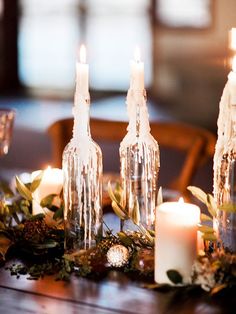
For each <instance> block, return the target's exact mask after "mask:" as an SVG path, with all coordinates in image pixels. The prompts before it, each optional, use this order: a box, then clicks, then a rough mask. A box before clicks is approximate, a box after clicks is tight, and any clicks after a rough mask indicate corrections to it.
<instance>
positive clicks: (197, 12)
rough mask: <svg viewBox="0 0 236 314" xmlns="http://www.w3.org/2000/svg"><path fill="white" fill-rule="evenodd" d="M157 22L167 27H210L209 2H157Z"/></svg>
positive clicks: (208, 0) (198, 0)
mask: <svg viewBox="0 0 236 314" xmlns="http://www.w3.org/2000/svg"><path fill="white" fill-rule="evenodd" d="M156 15H157V19H158V21H159V22H160V23H161V24H163V25H165V26H168V27H192V28H206V27H209V26H210V25H211V22H212V16H211V0H157V6H156Z"/></svg>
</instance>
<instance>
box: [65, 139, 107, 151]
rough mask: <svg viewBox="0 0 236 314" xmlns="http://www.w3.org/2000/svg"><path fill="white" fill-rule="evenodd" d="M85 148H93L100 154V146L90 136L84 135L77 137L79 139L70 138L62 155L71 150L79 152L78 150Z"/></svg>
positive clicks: (92, 149)
mask: <svg viewBox="0 0 236 314" xmlns="http://www.w3.org/2000/svg"><path fill="white" fill-rule="evenodd" d="M86 149H89V150H91V151H94V150H95V151H96V152H97V153H99V154H102V151H101V148H100V146H99V145H98V144H97V143H96V142H95V141H94V140H93V139H92V138H91V137H86V138H82V139H79V141H75V139H74V138H72V139H71V140H70V141H69V143H68V144H67V145H66V146H65V148H64V151H63V155H64V154H66V153H73V152H74V153H79V151H84V150H86Z"/></svg>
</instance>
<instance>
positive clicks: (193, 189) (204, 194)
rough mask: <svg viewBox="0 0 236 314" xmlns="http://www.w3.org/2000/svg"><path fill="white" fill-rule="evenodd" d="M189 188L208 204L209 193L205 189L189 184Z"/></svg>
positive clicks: (194, 194)
mask: <svg viewBox="0 0 236 314" xmlns="http://www.w3.org/2000/svg"><path fill="white" fill-rule="evenodd" d="M187 190H189V191H190V192H191V193H192V194H193V196H195V197H196V198H197V199H199V200H200V201H201V202H202V203H204V204H206V205H207V195H206V193H205V192H204V191H203V190H201V189H200V188H198V187H196V186H188V187H187Z"/></svg>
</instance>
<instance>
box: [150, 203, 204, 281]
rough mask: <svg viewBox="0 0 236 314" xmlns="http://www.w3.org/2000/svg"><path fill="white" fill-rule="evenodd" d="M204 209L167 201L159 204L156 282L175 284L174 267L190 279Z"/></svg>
mask: <svg viewBox="0 0 236 314" xmlns="http://www.w3.org/2000/svg"><path fill="white" fill-rule="evenodd" d="M199 222H200V209H199V207H198V206H196V205H193V204H188V203H184V201H183V199H180V200H179V202H166V203H162V204H161V205H159V206H158V207H157V211H156V236H155V281H156V282H158V283H171V281H170V280H169V278H168V276H167V273H166V272H167V271H168V270H170V269H172V270H173V269H174V270H177V271H178V272H179V273H180V274H181V275H182V276H183V281H184V282H186V283H187V282H188V280H189V277H190V275H191V269H192V264H193V261H194V259H195V257H196V255H197V225H198V223H199Z"/></svg>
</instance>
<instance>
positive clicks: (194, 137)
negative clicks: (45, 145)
mask: <svg viewBox="0 0 236 314" xmlns="http://www.w3.org/2000/svg"><path fill="white" fill-rule="evenodd" d="M150 126H151V133H152V135H153V136H154V138H155V139H156V140H157V141H158V143H159V146H160V151H162V148H164V147H165V148H170V149H173V150H177V151H182V152H184V153H185V158H184V162H183V164H182V167H181V169H180V170H179V174H178V176H177V177H176V178H173V180H172V181H171V183H170V184H169V186H168V187H169V188H171V189H174V190H176V191H178V192H179V193H180V194H181V195H185V196H186V195H187V194H186V187H187V186H188V185H191V182H192V179H193V177H194V175H195V173H196V171H197V170H198V168H199V167H200V166H202V165H203V164H204V163H205V162H206V161H207V160H209V159H210V158H212V157H213V154H214V149H215V141H216V139H215V136H214V134H212V133H211V132H209V131H207V130H205V129H202V128H198V127H193V126H190V125H187V124H182V123H173V122H152V123H150ZM90 127H91V134H92V137H93V139H94V140H95V141H97V142H99V141H105V142H120V141H121V140H122V139H123V137H124V136H125V134H126V132H127V130H126V129H127V123H126V122H121V121H108V120H100V119H90ZM72 128H73V119H72V118H68V119H63V120H59V121H56V122H55V123H53V124H52V125H51V126H50V127H49V129H48V134H49V136H50V137H51V139H52V147H53V165H54V166H57V167H61V156H62V152H63V149H64V147H65V145H66V144H67V143H68V142H69V140H70V138H71V136H72Z"/></svg>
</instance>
